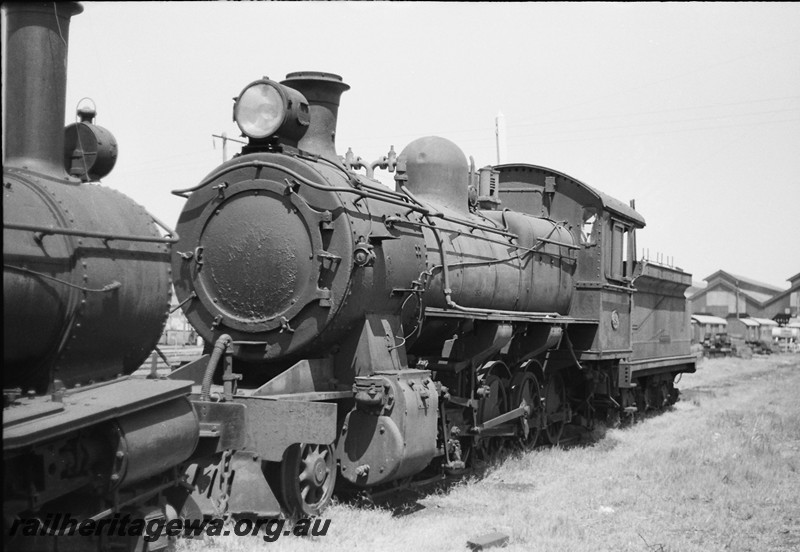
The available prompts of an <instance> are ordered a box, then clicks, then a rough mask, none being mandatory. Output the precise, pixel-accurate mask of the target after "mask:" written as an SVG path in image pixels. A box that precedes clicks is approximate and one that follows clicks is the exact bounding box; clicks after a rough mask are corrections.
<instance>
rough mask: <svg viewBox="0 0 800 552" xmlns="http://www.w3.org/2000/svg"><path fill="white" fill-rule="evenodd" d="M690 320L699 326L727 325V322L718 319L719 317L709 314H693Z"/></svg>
mask: <svg viewBox="0 0 800 552" xmlns="http://www.w3.org/2000/svg"><path fill="white" fill-rule="evenodd" d="M692 320H694V321H695V322H697V323H699V324H722V325H723V326H727V325H728V321H727V320H725V319H724V318H720V317H719V316H711V315H709V314H693V315H692Z"/></svg>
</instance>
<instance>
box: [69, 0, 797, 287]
mask: <svg viewBox="0 0 800 552" xmlns="http://www.w3.org/2000/svg"><path fill="white" fill-rule="evenodd" d="M84 7H85V10H84V13H83V14H81V15H78V16H76V17H75V18H74V19H73V21H72V26H71V31H70V53H69V76H68V91H67V119H68V121H67V122H73V121H74V113H75V107H76V106H77V103H78V101H79V100H80V99H81V98H83V97H86V96H88V97H91V98H92V100H93V101H94V102H95V103H96V105H97V111H98V117H97V121H96V122H97V124H99V125H101V126H104V127H106V128H108V129H109V130H111V131H112V132H113V133H114V135H115V136H116V138H117V140H118V142H119V160H118V163H117V166H116V168H115V169H114V172H113V173H111V175H109V176H108V177H106V178H105V179H104V181H103V183H104V184H105V185H108V186H111V187H114V188H116V189H118V190H120V191H122V192H123V193H125V194H127V195H129V196H131V197H133V198H134V199H135V200H136V201H138V202H139V203H141V204H142V205H144V206H145V207H146V208H148V209H149V210H150V211H151V212H152V213H154V214H155V215H156V216H157V217H159V218H160V219H162V220H163V221H165V222H167V223H168V224H170V225H173V224H174V223H175V222H176V221H177V218H178V215H179V212H180V209H181V207H182V204H183V201H184V200H183V199H181V198H178V197H175V196H173V195H171V194H170V191H171V190H175V189H181V188H188V187H191V186H194V185H195V184H197V183H198V182H199V181H200V180H201V179H202V178H203V177H204V176H205V175H206V174H207V173H209V172H210V171H211V170H212V169H213V168H214V167H215V166H216V165H217V164H219V163H220V162H221V161H222V147H221V143H220V141H219V140H216V139H214V138H212V135H213V134H221V133H222V132H225V133H226V134H227V135H228V136H230V137H238V135H239V132H238V129H237V127H236V125H235V124H234V123H233V122H232V119H231V114H232V106H233V102H232V98H233V97H235V96H237V95H238V94H239V93H240V92H241V90H242V89H243V88H244V87H245V86H246V85H247V84H248V83H250V82H252V81H254V80H256V79H258V78H260V77H262V76H268V77H271V78H273V79H275V80H281V79H283V78H284V77H285V75H286V74H287V73H289V72H293V71H300V70H315V71H326V72H331V73H336V74H339V75H341V76H342V77H343V79H344V81H345V82H346V83H348V84H349V85H350V86H351V90H350V91H348V92H346V93H345V94H344V95H343V96H342V101H341V107H340V110H339V124H338V130H337V149H338V151H339V154H340V155H343V154H344V153H345V152H346V151H347V148H348V147H352V149H353V151H354V152H355V154H356V155H359V156H361V157H363V158H364V159H367V160H374V159H377V158H379V157H381V156H382V155H384V154H386V153H387V151H388V149H389V147H390V146H392V145H393V146H394V148H395V150H396V151H397V152H398V153H399V152H400V151H402V149H403V148H404V147H405V146H406V145H407V144H408V143H409V142H411V141H412V140H414V139H415V138H418V137H422V136H428V135H438V136H443V137H445V138H448V139H450V140H452V141H453V142H455V143H456V144H458V145H459V146H460V147H461V148H462V149H463V150H464V152H465V154H466V155H467V156H472V157H474V159H475V162H476V164H477V166H478V167H480V166H484V165H488V164H493V163H496V162H497V155H496V146H495V132H494V127H495V117H496V115H497V114H498V112H500V111H502V113H503V115H504V118H505V124H506V127H507V138H506V141H507V156H506V158H505V159H504V161H506V162H522V163H532V164H536V165H543V166H546V167H550V168H552V169H555V170H558V171H560V172H563V173H566V174H568V175H570V176H573V177H575V178H577V179H579V180H581V181H583V182H585V183H587V184H589V185H590V186H592V187H594V188H596V189H599V190H601V191H603V192H605V193H607V194H609V195H611V196H613V197H615V198H617V199H620V200H622V201H625V202H627V201H628V200H630V199H635V200H636V207H637V210H638V211H639V212H640V213H641V214H642V215H643V216H644V218H645V220H646V221H647V226H646V228H644V229H643V230H642V231H640V232H639V233H638V234H637V241H638V246H639V248H640V255H641V253H642V251H641V250H642V249H644V250H645V253H648V254H649V256H650V258H651V259H654V258H656V256H657V255H660V256H663V257H664V258H665V259H666V258H667V257H668V258H669V259H670V261H671V262H673V264H675V265H677V266H679V267H681V268H683V269H685V270H687V271H688V272H691V273H692V274H693V278H694V279H695V280H702V279H703V278H705V277H707V276H709V275H711V274H712V273H713V272H715V271H717V270H719V269H722V270H726V271H728V272H732V273H734V274H738V275H742V276H745V277H749V278H752V279H755V280H759V281H762V282H766V283H769V284H772V285H774V286H777V287H780V288H785V287H787V285H788V284H787V283H786V281H785V280H786V279H787V278H789V277H790V276H792V275H794V274H797V273H798V272H800V33H799V32H798V29H800V4H798V3H719V2H714V3H632V2H626V3H519V4H517V3H391V4H390V3H380V2H378V3H361V2H359V3H349V2H322V3H317V2H311V3H274V2H269V3H254V2H243V3H242V2H235V3H234V2H221V3H217V2H207V3H206V2H204V3H169V2H166V3H156V2H153V3H136V2H125V3H97V4H95V3H91V2H86V3H84ZM228 149H229V155H230V154H233V153H235V152H236V151H238V148H235V147H233V144H230V145H229V148H228ZM381 179H382V180H383V181H384V182H386V183H391V182H392V178H391V175H384V176H382V177H381ZM673 259H674V261H672V260H673Z"/></svg>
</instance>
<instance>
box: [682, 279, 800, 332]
mask: <svg viewBox="0 0 800 552" xmlns="http://www.w3.org/2000/svg"><path fill="white" fill-rule="evenodd" d="M705 281H706V282H707V285H706V287H705V288H701V289H700V288H695V289H694V290H693V291H694V293H692V294H691V295H690V296H689V298H688V299H689V311H690V312H691V313H693V314H708V315H712V316H718V317H720V318H742V317H753V318H769V319H771V320H776V321H778V322H779V323H781V324H785V323H786V322H787V321H788V320H789V319H790V318H792V317H796V316H798V312H799V311H800V273H798V274H795V275H794V276H792V277H791V278H789V283H790V287H789V289H785V290H784V289H781V288H777V287H775V286H772V285H769V284H765V283H762V282H757V281H755V280H752V279H750V278H745V277H744V276H738V275H736V274H731V273H729V272H725V271H724V270H718V271H717V272H715V273H714V274H712V275H711V276H709V277H708V278H705Z"/></svg>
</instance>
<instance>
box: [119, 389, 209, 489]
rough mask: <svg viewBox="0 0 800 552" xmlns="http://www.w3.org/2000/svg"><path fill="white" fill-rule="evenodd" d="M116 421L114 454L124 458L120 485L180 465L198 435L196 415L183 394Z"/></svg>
mask: <svg viewBox="0 0 800 552" xmlns="http://www.w3.org/2000/svg"><path fill="white" fill-rule="evenodd" d="M117 424H118V427H119V432H120V442H119V444H118V453H117V457H118V458H121V459H123V460H124V461H123V462H120V468H119V470H118V471H119V472H122V473H117V475H118V477H119V481H120V484H121V485H129V484H131V483H135V482H137V481H141V480H142V479H145V478H147V477H150V476H152V475H156V474H158V473H161V472H163V471H164V470H167V469H169V468H171V467H173V466H175V465H177V464H180V463H181V462H183V461H184V460H186V459H187V458H189V455H191V454H192V452H194V449H195V447H196V446H197V441H198V440H199V438H200V437H199V435H200V424H199V422H198V421H197V415H196V414H195V412H194V409H193V408H192V405H191V404H190V403H189V401H188V400H187V399H186V398H185V397H181V398H179V399H175V400H173V401H170V402H167V403H163V404H160V405H158V406H155V407H152V408H148V409H145V410H142V411H141V412H137V413H135V414H129V415H128V416H125V417H123V418H121V419H119V420H118V421H117ZM120 452H121V453H122V454H120ZM115 471H117V470H115Z"/></svg>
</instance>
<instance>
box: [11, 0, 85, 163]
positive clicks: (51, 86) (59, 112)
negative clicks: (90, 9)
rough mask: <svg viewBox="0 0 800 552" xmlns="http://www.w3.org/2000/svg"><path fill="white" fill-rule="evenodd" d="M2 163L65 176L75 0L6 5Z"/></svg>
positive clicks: (79, 10)
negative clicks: (71, 33) (67, 107)
mask: <svg viewBox="0 0 800 552" xmlns="http://www.w3.org/2000/svg"><path fill="white" fill-rule="evenodd" d="M4 8H5V10H6V21H7V40H6V48H5V52H4V54H5V56H4V58H5V59H4V60H3V61H4V63H3V68H4V71H5V74H4V75H3V89H4V91H5V97H4V98H3V146H4V147H5V158H4V164H5V165H6V166H13V167H27V168H28V169H30V170H34V171H37V172H41V173H44V174H51V175H55V176H59V177H60V176H63V175H64V174H65V172H64V168H63V155H64V153H63V152H64V130H63V127H64V109H65V108H64V105H65V101H66V100H65V98H66V91H67V44H68V42H69V23H70V18H71V17H72V16H73V15H76V14H78V13H81V12H82V11H83V7H81V5H80V4H78V3H77V2H64V3H61V2H48V3H45V2H25V3H10V4H6V5H4Z"/></svg>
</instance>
